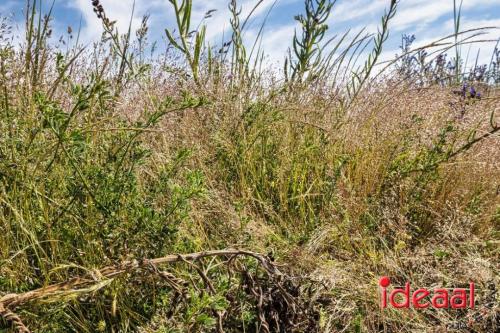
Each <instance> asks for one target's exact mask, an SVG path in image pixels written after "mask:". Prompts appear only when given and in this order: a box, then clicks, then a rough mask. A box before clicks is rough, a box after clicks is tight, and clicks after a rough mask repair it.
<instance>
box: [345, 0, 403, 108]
mask: <svg viewBox="0 0 500 333" xmlns="http://www.w3.org/2000/svg"><path fill="white" fill-rule="evenodd" d="M398 2H399V1H398V0H391V4H390V6H389V10H388V11H387V12H386V13H385V14H384V15H383V16H382V22H381V26H380V28H379V30H378V32H377V34H376V35H375V36H374V37H373V44H374V46H373V49H372V52H371V53H370V54H369V55H368V59H366V61H365V64H364V66H363V68H362V70H361V71H360V72H358V73H354V74H353V76H352V79H351V83H350V84H349V85H348V86H347V92H348V96H349V99H350V100H351V101H353V100H355V99H356V97H357V96H358V94H359V92H360V90H361V88H362V87H363V85H364V84H365V83H366V81H367V80H368V78H369V77H370V74H371V73H372V71H373V68H374V67H375V65H376V64H377V61H378V58H379V57H380V55H381V54H382V48H383V45H384V43H385V42H386V41H387V38H388V37H389V21H390V20H391V19H392V18H394V16H395V15H396V8H397V5H398Z"/></svg>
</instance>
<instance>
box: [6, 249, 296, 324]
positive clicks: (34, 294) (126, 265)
mask: <svg viewBox="0 0 500 333" xmlns="http://www.w3.org/2000/svg"><path fill="white" fill-rule="evenodd" d="M240 256H244V257H251V258H254V259H256V260H257V261H258V262H259V264H260V266H261V267H262V268H264V270H265V271H266V272H267V274H268V275H269V276H270V277H273V278H274V279H276V278H277V280H280V277H282V276H283V274H282V273H281V272H280V271H279V269H278V268H277V266H276V265H275V264H274V263H273V262H272V260H271V259H270V258H268V257H267V256H264V255H262V254H259V253H255V252H251V251H245V250H237V249H226V250H214V251H203V252H196V253H190V254H174V255H169V256H166V257H162V258H155V259H143V260H140V261H139V260H132V261H124V262H122V263H120V264H118V265H113V266H107V267H104V268H102V269H100V270H95V271H93V272H92V273H88V274H86V275H84V276H78V277H74V278H72V279H69V280H67V281H64V282H60V283H56V284H52V285H48V286H45V287H42V288H39V289H35V290H32V291H29V292H26V293H20V294H8V295H5V296H3V297H2V298H0V316H1V317H2V318H3V319H4V320H5V321H6V322H7V323H9V324H11V325H12V327H13V328H15V329H16V331H17V332H19V333H29V332H30V331H29V330H28V328H27V327H26V326H25V325H24V324H23V323H22V321H21V319H20V317H19V316H17V315H16V314H15V313H14V312H12V311H13V310H14V309H15V308H16V307H18V306H20V305H23V304H25V303H28V302H33V301H36V300H41V299H50V298H53V297H54V298H55V297H59V296H62V295H69V294H77V293H82V292H89V291H96V290H98V289H100V288H102V287H103V286H105V285H106V284H103V283H102V282H103V281H106V280H110V279H113V278H115V277H118V276H120V275H123V274H125V273H131V272H134V271H138V270H145V271H148V272H151V273H154V274H155V275H157V276H159V277H161V278H162V279H163V280H164V281H166V282H167V283H168V284H169V285H170V286H171V287H172V288H173V290H174V291H175V293H176V297H177V298H178V297H180V296H181V295H182V294H183V293H184V292H185V289H186V285H187V282H185V281H183V280H182V279H180V278H178V277H176V276H174V275H173V274H171V273H169V272H166V271H162V270H160V269H159V267H158V266H159V265H163V264H172V263H179V262H184V263H187V264H189V265H190V266H192V267H194V268H195V269H196V271H197V272H198V274H200V277H201V278H202V279H203V281H204V283H205V286H206V288H207V290H208V292H210V293H215V289H214V287H213V285H212V283H211V282H210V280H209V278H208V277H207V275H206V273H204V272H203V270H202V269H201V268H200V267H199V266H197V265H196V264H195V262H196V261H198V260H200V259H203V258H207V257H227V258H228V260H227V263H228V264H230V263H232V262H234V259H235V258H236V257H240ZM282 291H283V292H284V293H285V294H286V295H285V296H284V297H285V298H288V299H290V298H291V296H290V295H288V294H287V292H286V291H285V290H282ZM260 297H262V295H261V296H260ZM216 315H217V317H218V331H219V332H222V331H223V329H222V319H223V315H224V314H223V313H217V314H216ZM260 319H261V325H263V327H267V326H268V325H267V323H266V322H265V319H264V318H263V316H262V315H261V316H260Z"/></svg>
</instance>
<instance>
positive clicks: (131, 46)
mask: <svg viewBox="0 0 500 333" xmlns="http://www.w3.org/2000/svg"><path fill="white" fill-rule="evenodd" d="M91 3H92V7H93V9H94V11H95V13H96V15H97V16H98V18H99V19H100V20H101V22H102V27H103V36H102V39H101V40H100V41H99V42H98V43H96V44H95V45H94V46H93V47H87V48H84V47H82V46H81V45H80V44H79V42H78V40H79V38H76V42H75V44H73V45H65V50H62V49H61V48H60V47H59V48H58V47H57V46H56V43H54V42H52V37H53V36H51V12H52V11H53V10H54V6H57V5H58V4H57V3H49V5H50V6H48V7H47V9H48V11H47V12H45V11H43V10H42V8H43V7H42V2H41V1H40V0H30V1H27V6H26V29H25V31H26V36H25V39H24V41H23V43H22V45H21V46H20V47H17V46H16V45H14V44H13V42H12V38H11V37H12V33H13V32H12V31H11V30H10V29H9V24H8V23H2V24H0V114H1V118H0V314H2V318H3V319H2V318H0V331H2V332H3V331H6V332H11V331H13V330H14V331H15V329H16V323H17V325H18V326H17V330H18V331H21V332H22V329H23V328H22V327H21V326H19V323H18V321H17V319H19V320H21V321H22V323H23V325H25V326H26V327H28V328H29V329H30V330H31V331H33V332H211V331H217V332H223V331H225V332H248V331H257V332H260V331H262V332H306V331H311V332H341V331H348V332H380V331H384V332H415V331H429V332H430V331H433V330H436V331H438V330H450V329H452V328H453V327H464V325H466V326H467V327H468V329H469V331H473V332H494V331H496V330H497V329H498V309H499V307H498V306H499V304H498V299H496V300H495V295H497V293H498V288H499V287H498V286H499V282H500V281H499V267H498V259H499V255H500V253H499V251H498V249H499V247H498V244H499V237H500V233H499V223H500V205H499V204H500V196H499V188H498V186H500V184H498V179H500V165H499V163H498V159H499V157H500V156H499V152H500V149H499V143H498V134H499V132H500V125H499V123H498V115H497V113H496V112H498V97H499V91H498V83H499V81H498V80H497V78H498V77H499V68H500V67H499V60H498V50H496V49H495V51H494V54H493V57H492V62H491V64H490V65H489V66H488V70H487V71H485V72H482V74H481V72H478V71H477V70H476V69H474V70H475V71H474V72H471V73H464V72H463V71H462V70H460V71H459V68H460V64H459V62H460V61H461V60H460V59H462V57H461V55H460V51H459V50H460V45H462V44H463V45H466V43H469V42H474V41H475V40H477V39H478V38H479V36H480V33H481V32H482V31H484V30H483V29H482V28H479V27H478V29H475V30H471V31H460V24H459V21H460V15H461V10H460V9H459V8H461V5H460V6H459V7H457V6H455V8H456V9H458V10H456V11H455V22H456V23H455V31H454V34H452V35H450V36H448V38H443V39H440V40H438V41H436V42H435V43H432V44H430V45H427V46H426V47H422V48H416V49H412V48H411V43H412V42H413V40H411V39H406V42H407V44H404V45H403V46H402V52H403V54H402V55H400V56H399V57H398V58H397V59H396V60H394V61H393V62H391V63H390V64H387V63H386V64H382V66H381V64H380V62H379V58H380V56H381V54H382V50H383V47H384V43H385V41H386V40H387V38H388V34H389V33H390V31H391V30H390V25H391V19H392V18H393V17H394V16H395V15H397V5H398V2H397V1H388V4H387V6H388V7H387V11H386V13H385V14H384V16H383V17H382V19H381V26H380V28H379V32H378V33H377V34H375V35H369V34H365V32H364V30H362V31H359V32H355V33H354V34H351V33H349V32H347V33H345V34H344V35H341V36H339V37H337V38H331V39H329V37H328V32H329V30H328V26H327V25H326V22H327V20H328V18H329V17H332V16H334V15H335V1H325V0H305V1H304V6H305V7H304V13H303V14H299V15H298V16H297V17H296V20H297V21H298V22H299V23H300V24H301V26H300V30H299V31H298V32H297V33H296V34H295V36H290V37H291V38H290V43H291V47H292V49H291V50H293V51H290V52H289V54H288V56H287V57H286V61H285V64H286V65H285V68H284V70H283V71H282V72H280V73H276V72H273V70H272V69H268V68H266V67H265V64H264V63H263V57H262V54H263V52H265V50H260V49H259V48H258V46H257V45H259V39H260V38H262V31H263V30H262V29H261V32H260V33H259V36H258V37H257V40H256V41H254V45H253V47H252V48H251V49H250V48H248V47H249V46H248V45H245V43H244V42H243V33H244V31H245V27H246V26H247V25H246V24H247V22H248V20H249V18H248V17H247V18H243V17H241V11H240V9H239V8H240V7H239V3H238V2H237V1H230V2H229V10H230V13H231V22H230V26H231V27H232V31H231V37H230V38H229V39H228V40H227V41H225V43H224V45H218V46H217V47H214V46H211V45H210V41H208V40H206V33H205V31H206V27H205V24H209V23H206V22H209V21H206V22H205V21H203V22H205V23H202V24H200V25H198V28H197V29H194V30H193V27H194V26H195V24H194V22H192V6H193V1H191V0H170V4H171V5H172V8H173V10H174V13H175V18H176V29H175V30H166V37H167V39H168V41H169V42H170V46H169V47H168V50H167V51H166V53H165V54H159V55H158V56H156V57H154V56H150V55H147V54H145V53H146V50H148V49H149V48H150V47H152V45H149V44H148V26H147V24H148V23H147V22H148V19H147V16H145V17H144V19H143V21H142V25H141V27H140V29H139V31H136V32H134V31H133V30H132V28H131V25H129V28H128V30H127V31H125V33H122V32H120V31H119V30H118V29H117V26H116V23H115V22H114V21H113V19H112V16H113V13H111V12H107V11H106V8H104V6H103V4H102V3H100V1H92V2H91ZM260 4H261V1H257V2H255V6H259V5H260ZM255 8H256V7H254V10H255ZM89 10H92V8H91V6H90V5H89ZM254 10H252V11H251V12H254ZM211 14H212V12H208V13H206V15H205V18H209V17H210V15H211ZM2 22H7V21H2ZM68 34H72V32H71V31H68ZM68 40H73V39H72V38H71V39H70V38H69V37H68ZM410 40H411V41H410ZM247 48H248V49H247ZM450 49H456V50H457V51H456V52H457V54H456V56H455V58H454V59H452V60H451V61H454V62H456V63H455V65H454V66H448V65H447V60H446V59H447V58H446V56H445V54H444V53H445V52H447V51H448V50H450ZM367 50H368V51H367ZM366 52H368V54H369V56H368V58H366V59H364V58H363V54H365V53H366ZM432 56H434V57H432ZM359 63H361V64H362V65H359ZM465 65H466V64H462V66H464V67H465ZM475 67H476V68H479V67H478V66H475ZM381 68H384V69H381ZM478 73H479V74H478ZM224 248H242V249H247V250H251V251H255V252H259V253H263V254H264V255H265V258H266V259H265V260H264V259H261V261H259V260H257V261H256V260H254V259H255V258H253V259H252V258H249V259H236V258H235V257H233V256H232V255H226V256H221V257H213V258H212V257H210V258H201V259H198V260H193V261H189V260H187V259H186V257H182V256H181V257H178V260H173V261H175V263H171V265H169V266H164V267H161V269H160V268H159V267H149V266H147V267H142V269H139V270H133V271H132V270H131V271H128V270H123V266H122V265H123V263H130V262H133V263H143V262H147V261H144V259H147V258H159V257H166V256H169V255H172V254H182V253H191V252H198V251H206V250H215V249H224ZM229 253H234V252H229ZM257 258H264V256H262V257H260V256H258V257H257ZM266 263H267V264H266ZM271 263H276V264H277V266H278V267H279V269H280V271H282V272H283V275H277V276H275V275H273V274H270V273H269V271H270V270H271V269H270V267H266V265H271ZM137 265H139V264H137ZM139 266H140V265H139ZM103 267H113V268H114V269H116V270H122V271H123V272H122V273H123V274H121V275H116V276H115V275H113V274H108V275H106V274H104V275H103V273H102V272H103V270H102V268H103ZM134 267H135V266H134ZM104 272H107V273H109V270H104ZM113 272H114V271H113ZM385 275H388V276H391V277H393V280H394V281H395V282H397V283H401V284H403V283H404V282H406V281H410V282H411V283H412V285H415V286H452V287H459V286H461V285H463V284H466V283H468V281H469V280H473V281H475V282H476V284H477V288H478V290H479V292H478V295H477V306H476V308H475V309H473V310H468V311H465V310H464V311H460V312H448V311H434V310H431V309H426V310H421V311H416V310H408V311H403V312H401V311H395V310H394V311H392V310H387V311H384V312H381V311H380V309H379V304H378V301H379V300H378V290H377V282H378V278H379V277H380V276H385ZM110 276H111V277H110ZM76 278H78V279H81V281H83V282H84V284H85V286H86V287H85V288H81V289H73V288H72V289H69V290H63V291H60V292H59V291H58V292H57V293H52V294H50V297H45V298H37V299H36V300H33V301H29V302H26V303H23V304H22V305H19V306H17V307H15V308H13V307H12V308H9V307H7V308H5V307H3V305H4V304H7V303H6V301H5V300H8V299H9V300H12V299H13V298H12V297H15V295H14V296H13V295H12V294H18V295H26V294H24V293H26V292H29V291H32V290H36V289H38V288H43V287H45V286H49V285H50V286H52V285H53V284H57V283H65V282H67V281H73V282H74V281H80V280H75V279H76ZM83 282H82V283H83ZM63 286H64V284H63ZM63 289H64V288H63ZM58 290H59V289H58ZM4 302H5V303H4ZM9 304H11V303H9ZM2 307H3V308H2ZM7 311H11V313H9V314H7ZM13 312H15V314H16V315H17V316H18V318H17V319H16V318H14V317H12V313H13ZM14 319H16V320H14Z"/></svg>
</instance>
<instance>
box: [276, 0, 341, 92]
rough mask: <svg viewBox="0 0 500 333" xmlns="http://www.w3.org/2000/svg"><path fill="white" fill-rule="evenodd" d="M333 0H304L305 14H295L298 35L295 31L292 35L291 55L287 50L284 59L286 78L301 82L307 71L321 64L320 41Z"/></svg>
mask: <svg viewBox="0 0 500 333" xmlns="http://www.w3.org/2000/svg"><path fill="white" fill-rule="evenodd" d="M334 4H335V0H333V1H332V0H305V3H304V5H305V11H306V14H305V15H303V14H300V15H297V16H295V20H296V21H297V22H299V23H300V25H301V29H302V33H301V35H300V37H299V36H298V35H297V32H295V34H294V37H293V56H292V53H291V51H289V56H288V58H286V59H285V70H284V72H285V75H286V76H287V80H288V79H289V80H290V81H292V82H293V81H298V82H301V81H302V80H303V79H304V76H305V75H306V74H307V73H310V72H312V71H314V70H315V69H316V68H317V67H318V66H319V65H320V64H321V46H320V45H321V42H322V41H323V39H324V38H325V35H326V31H327V30H328V24H326V21H327V20H328V18H329V16H330V14H331V11H332V7H333V5H334Z"/></svg>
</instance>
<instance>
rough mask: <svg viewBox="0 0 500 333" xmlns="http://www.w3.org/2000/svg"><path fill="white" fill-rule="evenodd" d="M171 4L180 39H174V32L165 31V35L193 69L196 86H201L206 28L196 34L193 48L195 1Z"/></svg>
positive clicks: (183, 0) (173, 1)
mask: <svg viewBox="0 0 500 333" xmlns="http://www.w3.org/2000/svg"><path fill="white" fill-rule="evenodd" d="M169 2H170V3H171V4H172V6H173V7H174V13H175V18H176V23H177V29H178V31H179V37H178V39H176V38H175V37H174V33H173V31H170V30H168V29H165V33H166V35H167V38H168V40H169V42H170V44H172V46H173V47H175V48H176V49H177V50H179V51H180V52H181V53H182V54H183V55H184V56H185V57H186V60H187V62H188V65H189V67H190V69H191V73H192V74H193V79H194V82H195V83H196V84H199V83H200V80H199V72H200V69H199V66H200V59H201V55H202V51H203V48H204V45H205V33H206V26H205V25H202V26H201V28H200V29H198V31H196V32H195V33H196V35H195V42H194V46H193V47H191V45H190V39H191V37H192V34H193V32H192V31H191V14H192V13H191V11H192V7H193V1H192V0H181V2H180V3H179V2H178V0H169Z"/></svg>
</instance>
